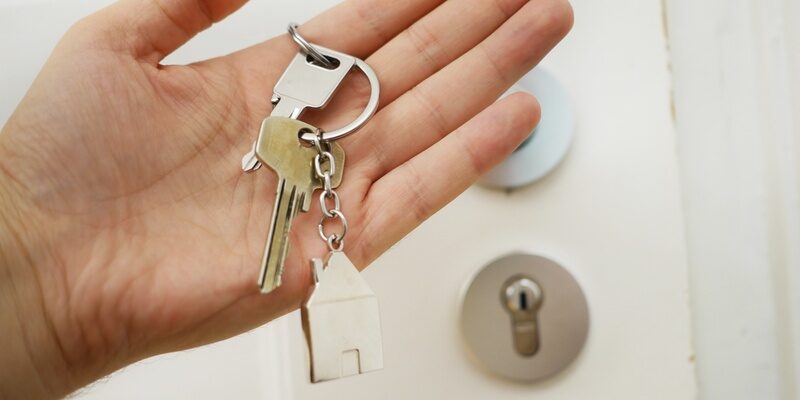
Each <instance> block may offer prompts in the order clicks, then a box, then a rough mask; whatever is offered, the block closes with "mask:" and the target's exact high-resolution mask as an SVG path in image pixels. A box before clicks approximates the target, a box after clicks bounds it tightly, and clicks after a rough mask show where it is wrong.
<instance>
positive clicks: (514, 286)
mask: <svg viewBox="0 0 800 400" xmlns="http://www.w3.org/2000/svg"><path fill="white" fill-rule="evenodd" d="M500 297H501V301H502V303H503V306H504V308H505V309H506V311H508V313H509V314H510V316H511V335H512V337H513V339H514V349H515V350H516V351H517V353H518V354H520V355H521V356H524V357H532V356H533V355H534V354H536V352H538V351H539V342H540V338H539V324H538V322H537V319H536V316H537V314H538V313H539V308H540V307H541V305H542V302H543V300H544V293H543V292H542V288H541V287H540V286H539V284H538V283H536V281H534V280H533V279H531V278H528V277H526V276H522V275H518V276H514V277H512V278H511V279H509V280H508V281H506V284H505V285H504V286H503V290H502V291H501V293H500Z"/></svg>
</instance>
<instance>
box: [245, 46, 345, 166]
mask: <svg viewBox="0 0 800 400" xmlns="http://www.w3.org/2000/svg"><path fill="white" fill-rule="evenodd" d="M315 47H316V49H317V50H319V51H320V52H321V53H322V54H323V55H325V56H327V57H329V58H332V59H335V60H336V62H337V63H338V64H337V65H336V67H335V68H333V69H327V68H325V67H322V66H319V65H317V64H314V63H312V62H311V61H310V59H309V57H308V56H306V55H305V54H304V53H302V52H300V53H297V55H296V56H295V57H294V59H292V62H291V63H289V66H288V67H287V68H286V71H284V72H283V75H282V76H281V77H280V79H278V83H276V84H275V89H274V93H273V95H272V104H273V106H274V107H273V109H272V113H270V116H273V117H288V118H294V119H297V118H299V117H300V115H301V114H302V113H303V111H305V109H306V108H323V107H325V106H326V105H328V102H330V100H331V98H332V97H333V95H334V93H336V90H337V89H338V88H339V86H340V85H341V83H342V80H344V77H345V76H347V73H348V72H350V70H351V69H352V68H353V66H354V65H355V63H356V59H355V57H353V56H350V55H347V54H344V53H339V52H338V51H333V50H330V49H326V48H324V47H321V46H315ZM255 146H256V145H255V144H253V148H252V149H251V150H250V151H249V152H248V153H247V154H245V155H244V157H242V170H244V171H246V172H249V171H254V170H256V169H258V168H259V167H260V162H259V160H258V157H256V154H255Z"/></svg>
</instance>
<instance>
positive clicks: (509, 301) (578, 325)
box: [461, 253, 589, 382]
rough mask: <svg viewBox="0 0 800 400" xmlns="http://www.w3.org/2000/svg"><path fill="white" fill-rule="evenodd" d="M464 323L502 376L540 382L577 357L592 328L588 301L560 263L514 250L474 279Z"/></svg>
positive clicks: (475, 347)
mask: <svg viewBox="0 0 800 400" xmlns="http://www.w3.org/2000/svg"><path fill="white" fill-rule="evenodd" d="M461 328H462V331H463V334H464V338H465V340H466V344H467V347H468V348H469V350H470V351H471V352H472V354H473V355H474V356H475V358H476V359H477V361H478V362H479V363H480V364H481V366H483V367H485V368H486V369H488V370H489V371H491V372H492V373H493V374H495V375H497V376H499V377H502V378H506V379H509V380H513V381H520V382H535V381H539V380H542V379H545V378H548V377H550V376H553V375H555V374H557V373H558V372H560V371H562V370H564V369H565V368H567V366H569V365H570V364H571V363H572V362H573V361H574V360H575V359H576V358H577V356H578V354H579V353H580V351H581V349H582V348H583V346H584V343H585V342H586V338H587V336H588V333H589V307H588V305H587V303H586V297H585V296H584V294H583V291H582V290H581V288H580V286H579V285H578V282H577V281H576V280H575V278H573V276H572V275H571V274H570V273H569V272H567V270H566V269H564V268H563V267H561V266H560V265H559V264H558V263H556V262H555V261H553V260H551V259H549V258H546V257H542V256H538V255H531V254H522V253H514V254H509V255H506V256H503V257H501V258H499V259H497V260H495V261H492V262H491V263H489V264H488V265H486V266H485V267H484V268H483V269H481V270H480V271H479V272H478V274H477V275H475V276H474V278H473V279H472V281H471V282H470V283H469V286H468V287H467V289H466V292H465V293H464V298H463V305H462V309H461Z"/></svg>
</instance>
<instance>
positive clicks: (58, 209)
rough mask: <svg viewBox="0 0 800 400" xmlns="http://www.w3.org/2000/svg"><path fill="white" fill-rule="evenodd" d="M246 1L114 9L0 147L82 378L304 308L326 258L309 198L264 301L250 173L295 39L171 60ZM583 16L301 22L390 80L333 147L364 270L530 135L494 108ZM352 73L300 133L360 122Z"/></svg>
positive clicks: (500, 2)
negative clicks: (315, 267) (245, 158)
mask: <svg viewBox="0 0 800 400" xmlns="http://www.w3.org/2000/svg"><path fill="white" fill-rule="evenodd" d="M242 3H243V0H227V1H226V0H205V1H203V0H148V1H144V0H122V1H120V2H118V3H116V4H114V5H112V6H111V7H109V8H107V9H105V10H103V11H101V12H100V13H98V14H96V15H93V16H91V17H89V18H87V19H85V20H83V21H81V22H79V23H78V24H76V25H75V26H74V27H73V28H72V29H71V30H70V31H69V32H68V33H67V35H66V36H65V37H64V39H63V40H62V42H61V43H60V44H59V45H58V47H57V48H56V50H55V51H54V53H53V54H52V56H51V58H50V60H49V61H48V63H47V65H46V66H45V67H44V69H43V70H42V73H41V74H40V76H39V77H38V78H37V80H36V82H35V83H34V85H33V87H32V88H31V90H30V92H29V93H28V95H27V96H26V98H25V100H24V101H23V102H22V103H21V104H20V106H19V108H18V109H17V111H16V112H15V114H14V115H13V116H12V118H11V119H10V120H9V122H8V123H7V125H6V126H5V128H4V131H3V134H2V135H0V150H1V151H2V157H0V167H2V171H3V177H4V178H3V179H6V178H8V179H7V180H8V185H7V190H9V191H13V193H15V195H14V196H11V197H13V198H16V199H20V200H23V201H19V202H18V207H19V210H21V211H19V214H24V215H25V223H24V228H22V226H23V224H22V223H20V224H18V226H19V230H21V231H24V232H23V233H21V234H20V235H19V236H20V237H26V238H28V239H27V240H26V241H24V242H25V243H27V245H28V246H29V249H28V251H29V254H30V255H31V256H30V258H29V259H30V261H31V268H33V269H34V271H35V275H36V277H37V279H38V281H39V284H40V285H41V287H42V291H41V292H42V304H43V306H44V310H45V314H46V316H47V319H48V320H49V323H50V324H51V326H52V331H53V336H54V339H55V340H56V341H57V342H58V343H59V347H60V348H61V349H62V351H63V353H64V354H63V356H64V359H65V362H66V363H67V364H68V365H73V366H81V367H83V370H89V371H91V372H85V371H84V372H82V373H83V374H84V375H85V376H82V377H76V378H75V379H76V381H81V380H90V379H93V378H96V377H97V376H98V375H99V374H103V373H107V372H109V371H111V370H113V369H116V368H119V367H121V366H123V365H125V364H127V363H130V362H133V361H135V360H137V359H141V358H143V357H146V356H149V355H152V354H156V353H159V352H165V351H171V350H176V349H180V348H186V347H190V346H196V345H200V344H203V343H207V342H210V341H214V340H219V339H222V338H225V337H229V336H232V335H234V334H237V333H239V332H243V331H245V330H248V329H250V328H252V327H255V326H258V325H260V324H262V323H264V322H266V321H268V320H270V319H273V318H275V317H277V316H279V315H281V314H283V313H285V312H288V311H290V310H292V309H294V308H297V307H298V305H299V304H300V302H301V301H302V298H303V296H304V294H305V293H306V290H307V288H308V286H309V284H310V279H309V276H308V275H309V272H310V269H309V267H308V260H309V259H310V258H311V257H319V256H322V255H323V254H324V253H325V248H326V247H325V244H324V242H322V241H321V240H320V238H319V237H318V235H317V233H316V224H317V222H318V220H319V217H320V211H319V208H318V206H317V205H316V202H312V204H314V205H313V206H312V209H311V211H310V212H309V213H307V214H300V215H298V217H297V218H296V219H295V222H294V224H293V230H292V239H291V247H290V251H289V255H288V257H287V261H286V268H285V274H284V279H283V285H282V286H281V287H280V288H279V289H278V290H276V291H275V292H273V293H270V294H269V295H261V294H260V293H259V291H258V288H257V286H256V278H257V274H258V271H259V262H260V258H261V253H262V251H263V248H264V242H265V240H266V232H267V229H268V227H269V220H270V213H271V212H272V202H273V201H274V195H275V176H274V174H273V173H272V172H271V171H270V170H269V169H268V168H262V169H261V170H259V171H257V172H254V173H249V174H245V173H243V172H242V171H241V169H240V159H241V156H242V155H243V154H244V153H245V152H246V151H247V150H248V149H249V148H250V145H251V143H252V141H253V140H254V138H255V136H256V134H257V132H258V127H259V125H260V123H261V121H262V120H263V118H264V117H265V116H266V115H268V114H269V112H270V109H271V105H270V103H269V99H270V96H271V94H272V87H273V86H274V84H275V81H276V80H277V78H278V77H279V76H280V74H281V73H282V71H283V69H284V68H285V67H286V65H287V64H288V62H289V60H290V59H291V57H293V56H294V54H296V52H297V48H296V46H295V44H294V43H293V42H292V41H291V40H290V39H289V37H288V36H287V35H283V36H281V37H277V38H275V39H272V40H269V41H266V42H264V43H262V44H259V45H257V46H254V47H252V48H248V49H244V50H242V51H240V52H237V53H234V54H231V55H228V56H225V57H221V58H216V59H212V60H208V61H204V62H200V63H196V64H192V65H186V66H164V65H161V64H159V62H160V60H162V59H163V58H164V57H165V56H166V55H167V54H169V53H170V52H172V51H173V50H174V49H176V48H177V47H178V46H180V45H181V44H183V43H184V42H185V41H187V40H188V39H190V38H191V37H192V36H193V35H194V34H196V33H197V32H198V31H200V30H202V29H204V28H206V27H207V26H209V25H210V24H211V23H212V22H214V21H217V20H220V19H221V18H223V17H224V16H226V15H227V14H229V13H230V12H232V11H234V10H235V9H236V8H238V7H239V6H240V5H241V4H242ZM571 22H572V21H571V13H570V10H569V6H568V4H567V3H566V2H565V1H563V0H532V1H530V2H527V1H524V0H455V1H447V2H443V1H431V0H404V1H395V0H349V1H346V2H344V3H342V4H340V5H338V6H337V7H335V8H333V9H331V10H329V11H327V12H326V13H324V14H322V15H320V16H318V17H316V18H314V19H313V20H311V21H309V22H307V23H305V24H303V25H302V26H301V29H300V30H301V32H302V33H303V34H304V35H305V36H306V37H307V38H308V39H309V40H311V41H312V42H315V43H319V44H321V45H323V46H325V47H329V48H332V49H335V50H338V51H342V52H345V53H349V54H353V55H355V56H357V57H361V58H364V59H365V60H366V61H367V63H369V64H370V65H371V66H372V67H373V68H374V69H375V71H376V72H377V74H378V76H379V78H380V81H381V89H382V93H381V100H380V109H379V111H378V113H377V114H376V115H375V117H374V118H373V119H372V120H371V121H370V123H368V124H367V125H366V126H365V127H364V128H363V129H362V130H361V131H359V132H358V133H357V134H355V135H353V136H351V137H348V138H347V139H344V140H342V141H341V142H340V143H341V144H342V146H343V147H344V149H345V150H346V152H347V163H346V167H345V172H344V181H343V184H342V186H341V188H340V190H339V192H340V196H341V198H342V201H343V209H344V212H345V214H346V215H347V216H348V220H349V222H350V228H351V229H350V233H349V234H348V241H347V247H346V252H347V254H348V256H349V257H350V258H351V259H352V260H353V261H354V262H355V263H356V265H358V266H359V267H360V268H363V267H364V266H366V265H367V264H369V263H370V262H371V261H372V260H373V259H375V258H376V257H377V256H379V255H380V254H381V253H382V252H383V251H384V250H386V249H387V248H388V247H389V246H391V245H392V244H394V243H395V242H396V241H397V240H399V239H400V238H401V237H403V236H404V235H405V234H407V233H408V232H410V231H411V230H412V229H413V228H414V227H416V226H417V225H418V224H420V223H421V222H422V221H423V220H424V219H425V218H427V217H428V216H430V215H431V214H432V213H434V212H435V211H436V210H438V209H439V208H440V207H442V206H443V205H444V204H446V203H447V202H448V201H450V200H451V199H453V198H454V197H455V196H457V195H458V194H459V193H461V192H462V191H463V190H465V189H466V188H467V187H468V186H469V185H470V184H471V183H472V182H473V181H474V180H475V179H476V178H477V177H478V176H479V175H480V174H481V173H482V172H484V171H486V170H487V169H488V168H490V167H491V166H493V165H494V164H496V163H497V162H499V161H500V160H502V158H503V157H504V156H506V155H507V154H508V153H510V152H511V151H512V150H513V149H514V148H515V147H516V146H517V145H518V144H519V143H520V142H521V141H522V140H523V139H524V138H525V136H526V134H527V133H528V132H530V130H531V129H532V127H533V126H534V125H535V123H536V122H537V119H538V106H537V104H536V102H535V100H534V99H533V98H532V97H530V96H527V95H523V94H517V95H514V96H511V97H509V98H506V99H504V100H502V101H500V102H498V103H494V104H493V102H494V101H495V99H496V98H497V97H498V96H499V95H500V94H502V93H503V92H504V91H505V90H507V88H508V87H509V86H510V85H511V84H512V83H514V82H515V81H516V80H517V79H518V78H519V77H520V76H521V75H523V74H524V73H526V72H527V71H528V70H529V69H530V68H532V67H533V66H534V65H535V64H536V63H537V62H538V61H539V60H540V59H541V58H542V57H543V56H544V55H545V54H546V53H547V52H548V51H549V50H550V49H551V48H552V47H553V46H554V45H555V44H556V43H557V42H558V41H559V40H560V39H561V38H562V37H563V36H564V35H565V34H566V32H567V31H568V30H569V27H570V26H571ZM352 75H353V76H352V77H350V78H348V80H347V81H346V85H345V87H344V88H343V89H342V90H341V91H340V92H339V93H338V94H337V96H336V97H335V100H334V103H333V104H331V105H330V106H329V107H328V108H326V110H325V111H324V112H321V113H318V114H314V115H308V116H307V118H306V117H304V119H307V120H308V121H309V122H311V123H313V124H315V125H317V126H321V127H323V128H335V127H337V126H339V125H342V124H343V123H346V122H347V121H349V119H351V117H353V116H355V115H357V114H358V113H359V112H360V110H361V108H362V107H363V104H364V103H365V102H366V97H367V95H366V93H367V91H368V85H367V84H366V80H365V79H363V77H361V76H359V75H358V74H352ZM32 238H36V239H35V240H34V239H32ZM398 273H402V272H401V271H398ZM109 360H111V361H109ZM79 383H83V382H79Z"/></svg>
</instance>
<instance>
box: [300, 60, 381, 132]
mask: <svg viewBox="0 0 800 400" xmlns="http://www.w3.org/2000/svg"><path fill="white" fill-rule="evenodd" d="M323 51H324V50H323ZM355 66H356V67H358V69H360V70H361V72H363V73H364V75H366V76H367V80H368V81H369V86H370V89H371V90H370V94H369V100H367V105H366V106H365V107H364V111H362V112H361V114H360V115H359V116H358V117H356V119H354V120H353V121H352V122H350V123H349V124H347V125H345V126H343V127H341V128H339V129H334V130H332V131H327V132H322V133H321V134H319V135H317V134H316V133H314V132H306V133H303V134H302V135H301V136H300V139H303V140H305V141H306V142H309V143H314V140H315V138H317V136H318V139H317V140H320V141H322V142H332V141H334V140H338V139H341V138H343V137H345V136H347V135H349V134H351V133H353V132H355V131H357V130H359V129H361V127H363V126H364V124H366V123H367V121H369V119H370V118H372V116H373V115H375V112H376V111H378V100H379V98H380V96H381V86H380V82H378V75H377V74H375V71H373V70H372V67H370V66H369V65H368V64H367V63H366V62H364V60H362V59H360V58H356V59H355Z"/></svg>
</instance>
